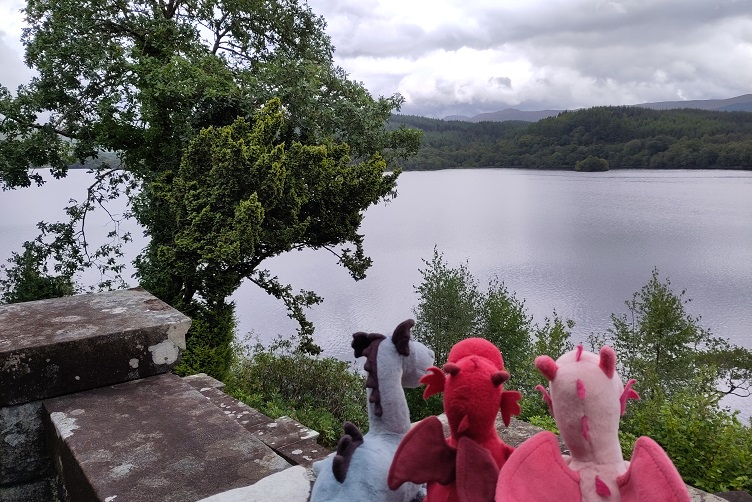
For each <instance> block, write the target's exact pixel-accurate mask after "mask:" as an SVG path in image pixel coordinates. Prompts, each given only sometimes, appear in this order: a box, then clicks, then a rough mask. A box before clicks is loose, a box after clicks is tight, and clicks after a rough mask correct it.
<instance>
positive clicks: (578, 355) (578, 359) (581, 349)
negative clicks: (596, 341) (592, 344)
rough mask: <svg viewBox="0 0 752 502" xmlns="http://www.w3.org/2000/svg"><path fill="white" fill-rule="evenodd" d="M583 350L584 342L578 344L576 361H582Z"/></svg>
mask: <svg viewBox="0 0 752 502" xmlns="http://www.w3.org/2000/svg"><path fill="white" fill-rule="evenodd" d="M582 351H583V348H582V344H580V345H578V346H577V356H575V359H574V360H575V361H577V362H580V357H582Z"/></svg>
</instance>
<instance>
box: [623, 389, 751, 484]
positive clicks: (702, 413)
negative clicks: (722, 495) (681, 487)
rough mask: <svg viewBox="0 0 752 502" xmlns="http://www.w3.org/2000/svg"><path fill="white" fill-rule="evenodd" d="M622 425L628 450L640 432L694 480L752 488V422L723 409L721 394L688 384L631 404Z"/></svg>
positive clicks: (628, 450) (701, 482)
mask: <svg viewBox="0 0 752 502" xmlns="http://www.w3.org/2000/svg"><path fill="white" fill-rule="evenodd" d="M621 430H622V438H623V439H624V441H623V444H622V447H623V448H624V449H625V450H626V451H625V453H629V452H631V451H632V447H633V446H634V441H635V439H636V438H637V437H638V436H649V437H651V438H653V439H654V440H655V441H657V442H658V443H659V444H660V445H661V446H662V447H663V448H664V449H665V450H666V453H667V454H668V455H669V457H670V458H671V459H672V460H673V462H674V465H676V468H677V469H678V470H679V472H680V473H681V475H682V477H683V478H684V481H685V482H687V483H689V484H690V485H692V486H696V487H697V488H700V489H702V490H706V491H709V492H717V491H727V490H746V491H752V475H751V473H750V471H749V466H750V465H752V428H750V427H745V426H744V425H743V424H741V423H740V422H739V421H738V420H737V418H736V416H735V415H732V414H730V413H728V412H727V411H726V410H722V409H720V407H719V405H718V395H716V394H706V393H703V392H701V391H699V390H698V389H687V388H685V389H683V390H680V391H678V392H676V393H674V394H673V395H672V396H654V397H653V398H652V399H649V400H646V401H640V402H638V403H634V404H631V405H630V411H629V413H628V415H627V416H625V417H624V419H623V420H622V423H621Z"/></svg>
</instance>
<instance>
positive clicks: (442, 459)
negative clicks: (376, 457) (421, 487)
mask: <svg viewBox="0 0 752 502" xmlns="http://www.w3.org/2000/svg"><path fill="white" fill-rule="evenodd" d="M456 458H457V450H456V449H454V448H452V447H451V446H449V445H448V444H447V442H446V439H444V426H443V425H442V424H441V421H440V420H439V419H438V418H437V417H435V416H431V417H427V418H424V419H423V420H421V421H420V422H418V423H417V424H415V426H414V427H413V428H412V429H410V431H409V432H408V433H407V434H406V435H405V437H404V438H402V441H400V444H399V446H398V447H397V451H396V452H395V453H394V459H393V460H392V465H391V466H390V467H389V477H388V478H387V483H388V484H389V488H391V489H392V490H396V489H397V488H399V487H400V486H402V484H403V483H405V482H407V481H410V482H412V483H416V484H421V483H428V482H431V481H436V482H438V483H441V484H442V485H446V484H449V483H451V482H452V481H453V480H454V478H455V472H456V471H455V461H456Z"/></svg>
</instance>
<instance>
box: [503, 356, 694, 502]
mask: <svg viewBox="0 0 752 502" xmlns="http://www.w3.org/2000/svg"><path fill="white" fill-rule="evenodd" d="M535 365H536V367H537V368H538V370H539V371H540V372H541V373H543V375H544V376H545V377H546V379H547V380H548V381H549V388H550V394H549V392H548V391H546V389H545V388H544V387H543V386H538V390H540V391H541V393H542V394H543V399H544V400H545V401H546V403H548V406H549V410H550V412H551V415H552V416H553V417H554V419H555V420H556V425H557V426H558V428H559V431H560V433H561V437H562V439H563V440H564V443H565V444H566V445H567V448H568V449H569V451H570V453H571V456H562V454H561V451H560V449H559V443H558V441H557V440H556V437H555V436H554V435H553V434H552V433H550V432H541V433H539V434H536V435H535V436H533V437H532V438H530V439H528V440H527V441H525V442H524V443H523V444H521V445H520V446H519V447H518V448H517V450H515V453H514V455H512V457H511V458H510V460H509V462H507V463H506V464H505V465H504V467H503V468H502V469H501V472H500V474H499V478H498V483H497V488H496V502H528V501H532V500H535V501H537V502H553V501H556V502H580V501H586V502H616V501H621V502H689V501H690V500H691V499H690V496H689V493H688V491H687V487H686V486H685V484H684V483H683V482H682V479H681V477H680V475H679V473H678V472H677V471H676V468H675V467H674V465H673V463H672V462H671V460H670V459H669V458H668V456H667V455H666V453H665V452H664V451H663V449H662V448H661V447H660V446H659V445H658V443H656V442H655V441H653V440H652V439H650V438H648V437H641V438H639V439H638V440H637V443H636V444H635V447H634V452H633V454H632V460H631V462H627V461H625V460H624V458H623V457H622V453H621V447H620V445H619V437H618V431H619V420H620V417H621V415H623V414H624V411H625V408H626V404H627V400H628V399H639V396H638V395H637V393H636V392H635V391H634V390H633V389H632V385H633V384H634V382H635V381H634V380H630V381H629V382H627V385H626V386H625V385H623V384H622V381H621V379H620V378H619V375H618V373H617V372H616V354H615V353H614V351H613V349H611V348H610V347H602V348H601V350H600V354H597V355H596V354H593V353H591V352H586V351H583V349H582V346H579V347H578V348H577V349H575V350H573V351H571V352H568V353H566V354H564V355H563V356H561V357H560V358H559V359H558V360H557V361H554V360H553V359H551V358H550V357H549V356H539V357H537V358H536V359H535Z"/></svg>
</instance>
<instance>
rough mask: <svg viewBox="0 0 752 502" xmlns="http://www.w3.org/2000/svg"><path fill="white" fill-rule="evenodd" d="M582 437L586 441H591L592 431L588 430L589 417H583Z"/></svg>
mask: <svg viewBox="0 0 752 502" xmlns="http://www.w3.org/2000/svg"><path fill="white" fill-rule="evenodd" d="M582 437H584V438H585V441H590V429H589V428H588V423H587V415H586V416H583V417H582Z"/></svg>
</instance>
